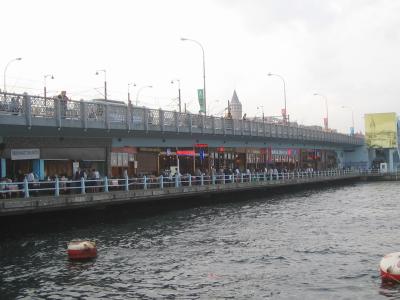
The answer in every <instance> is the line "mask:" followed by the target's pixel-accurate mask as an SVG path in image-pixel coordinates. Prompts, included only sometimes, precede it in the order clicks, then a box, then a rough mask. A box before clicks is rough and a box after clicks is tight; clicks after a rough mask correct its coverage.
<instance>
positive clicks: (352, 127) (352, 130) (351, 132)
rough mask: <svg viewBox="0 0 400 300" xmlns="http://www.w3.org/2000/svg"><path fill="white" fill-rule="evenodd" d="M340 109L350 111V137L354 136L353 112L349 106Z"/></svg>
mask: <svg viewBox="0 0 400 300" xmlns="http://www.w3.org/2000/svg"><path fill="white" fill-rule="evenodd" d="M342 108H345V109H349V110H351V128H350V135H354V110H353V109H352V108H351V107H349V106H344V105H343V106H342Z"/></svg>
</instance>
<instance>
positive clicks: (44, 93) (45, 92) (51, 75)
mask: <svg viewBox="0 0 400 300" xmlns="http://www.w3.org/2000/svg"><path fill="white" fill-rule="evenodd" d="M47 77H50V79H54V76H53V74H47V75H44V76H43V82H44V84H43V95H44V101H46V99H47V87H46V86H47V85H46V79H47Z"/></svg>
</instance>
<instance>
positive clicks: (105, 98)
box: [96, 69, 107, 101]
mask: <svg viewBox="0 0 400 300" xmlns="http://www.w3.org/2000/svg"><path fill="white" fill-rule="evenodd" d="M99 72H104V100H106V101H107V72H106V70H105V69H102V70H97V71H96V75H99V74H100V73H99Z"/></svg>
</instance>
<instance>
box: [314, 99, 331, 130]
mask: <svg viewBox="0 0 400 300" xmlns="http://www.w3.org/2000/svg"><path fill="white" fill-rule="evenodd" d="M314 96H320V97H322V98H324V99H325V108H326V121H325V122H324V126H325V130H328V128H329V123H328V122H329V121H328V120H329V115H328V97H326V96H325V95H322V94H318V93H314Z"/></svg>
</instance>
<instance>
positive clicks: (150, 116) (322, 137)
mask: <svg viewBox="0 0 400 300" xmlns="http://www.w3.org/2000/svg"><path fill="white" fill-rule="evenodd" d="M0 115H1V116H3V117H2V118H1V124H6V125H14V124H17V125H26V126H28V127H31V126H57V127H58V128H61V127H75V128H76V127H78V128H79V127H83V128H84V129H87V128H100V129H101V128H103V129H107V130H109V129H121V130H128V131H129V130H144V131H159V132H164V131H168V132H176V133H178V132H187V133H203V134H218V135H233V136H255V137H268V138H279V139H294V140H300V141H314V142H315V141H319V142H324V143H335V144H343V145H363V144H364V139H363V138H359V137H355V136H350V135H346V134H341V133H336V132H325V131H322V130H316V129H312V128H306V127H302V126H298V125H297V124H293V123H289V124H286V125H285V124H276V123H267V122H260V121H250V120H236V119H227V118H222V117H213V116H204V115H196V114H190V113H178V112H175V111H164V110H161V109H149V108H146V107H136V106H128V105H123V104H111V103H110V104H104V103H103V102H102V103H96V102H95V101H83V100H81V101H75V100H70V99H58V98H44V97H41V96H32V95H28V94H12V93H1V94H0ZM5 116H11V118H5ZM50 120H54V121H53V122H51V121H50ZM43 121H45V122H43Z"/></svg>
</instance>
